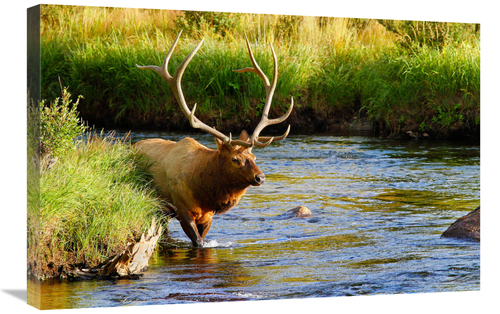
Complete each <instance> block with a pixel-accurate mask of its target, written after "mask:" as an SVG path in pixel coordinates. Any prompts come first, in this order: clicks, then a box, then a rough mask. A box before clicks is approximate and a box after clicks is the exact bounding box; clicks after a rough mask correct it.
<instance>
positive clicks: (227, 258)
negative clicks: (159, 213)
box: [157, 244, 253, 288]
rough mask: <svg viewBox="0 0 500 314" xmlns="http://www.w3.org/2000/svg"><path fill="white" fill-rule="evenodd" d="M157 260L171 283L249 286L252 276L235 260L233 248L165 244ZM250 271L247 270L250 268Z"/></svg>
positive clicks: (220, 286)
mask: <svg viewBox="0 0 500 314" xmlns="http://www.w3.org/2000/svg"><path fill="white" fill-rule="evenodd" d="M160 248H161V251H160V252H159V255H158V257H157V258H159V259H161V261H159V263H161V264H162V266H164V270H165V271H166V272H168V274H169V275H170V276H169V279H170V280H172V281H191V282H200V281H203V283H204V284H207V283H208V284H210V285H211V286H212V287H219V288H222V287H235V286H248V285H250V282H252V281H253V278H252V276H251V275H250V274H249V273H247V272H246V271H245V269H247V268H246V267H245V265H244V263H241V262H240V261H236V260H233V259H232V257H233V256H235V255H233V254H232V248H193V247H172V246H169V245H165V244H163V245H162V246H160ZM247 270H248V269H247Z"/></svg>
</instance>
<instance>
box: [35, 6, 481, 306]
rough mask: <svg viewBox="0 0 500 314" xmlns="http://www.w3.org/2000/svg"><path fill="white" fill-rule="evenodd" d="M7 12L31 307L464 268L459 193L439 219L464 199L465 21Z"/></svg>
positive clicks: (139, 301) (440, 275)
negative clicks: (20, 129) (18, 44)
mask: <svg viewBox="0 0 500 314" xmlns="http://www.w3.org/2000/svg"><path fill="white" fill-rule="evenodd" d="M27 22H28V25H27V30H28V47H27V48H28V52H27V57H28V60H27V67H28V71H27V83H28V86H27V91H28V95H27V114H28V117H27V118H28V124H27V125H28V141H27V143H28V150H27V152H28V158H27V174H28V181H27V183H28V184H27V189H28V191H27V196H28V197H27V200H28V202H27V203H28V210H27V275H28V281H27V286H28V289H27V292H28V296H27V301H28V304H30V305H32V306H33V307H35V308H38V309H73V308H95V307H120V306H140V305H164V306H167V307H168V306H169V305H172V304H186V303H197V304H199V303H201V304H203V303H206V302H218V303H224V302H226V301H245V302H251V301H264V300H290V299H317V298H325V297H329V298H330V297H331V298H338V299H341V298H342V297H345V296H356V297H360V296H363V295H372V296H373V295H394V294H414V293H436V292H457V291H478V290H479V289H480V243H479V240H480V237H479V232H480V228H479V213H478V214H477V216H476V218H477V219H475V220H474V221H473V222H472V223H473V224H474V225H473V226H471V228H473V230H474V232H475V234H474V236H473V237H467V236H464V237H441V234H442V233H443V232H444V231H445V230H446V229H447V228H448V227H449V226H450V225H451V224H452V223H453V222H454V221H455V220H456V219H457V218H459V217H462V216H464V215H465V214H467V213H469V212H470V211H472V210H473V209H474V208H477V207H478V206H479V203H480V180H479V173H480V145H479V135H480V134H479V133H480V39H481V38H480V35H481V28H480V24H475V23H456V22H446V21H440V22H437V21H408V20H390V19H369V18H346V17H332V16H306V15H286V14H256V13H239V12H218V11H213V12H212V11H192V10H191V11H189V10H164V9H139V8H125V7H95V6H72V5H46V4H44V5H39V6H35V7H32V8H29V9H28V15H27ZM299 209H300V211H299ZM462 234H463V233H462Z"/></svg>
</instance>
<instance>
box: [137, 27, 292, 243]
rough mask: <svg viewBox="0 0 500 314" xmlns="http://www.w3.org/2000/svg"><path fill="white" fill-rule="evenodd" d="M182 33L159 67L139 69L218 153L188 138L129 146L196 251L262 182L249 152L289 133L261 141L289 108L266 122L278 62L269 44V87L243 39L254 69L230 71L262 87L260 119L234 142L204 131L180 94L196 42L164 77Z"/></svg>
mask: <svg viewBox="0 0 500 314" xmlns="http://www.w3.org/2000/svg"><path fill="white" fill-rule="evenodd" d="M181 34H182V31H181V32H180V33H179V35H177V38H176V39H175V41H174V43H173V44H172V47H170V50H169V51H168V53H167V55H166V57H165V59H164V61H163V64H162V66H161V67H158V66H154V65H153V66H139V65H137V67H138V68H140V69H149V70H153V71H155V72H156V73H158V74H159V75H160V76H161V77H162V78H163V79H164V80H165V81H166V82H167V84H168V85H170V87H171V89H172V91H173V93H174V95H175V98H176V99H177V102H178V104H179V105H180V107H181V109H182V112H183V113H184V115H185V116H186V118H187V119H188V120H189V122H190V124H191V126H192V127H193V128H197V129H200V130H202V131H204V132H206V133H208V134H211V135H213V136H214V137H215V142H216V144H217V149H216V150H214V149H209V148H207V147H205V146H203V145H201V144H200V143H198V142H197V141H195V140H194V139H192V138H189V137H186V138H183V139H182V140H180V141H179V142H173V141H168V140H163V139H159V138H155V139H147V140H142V141H139V142H137V143H136V144H135V145H134V147H135V148H136V150H137V152H138V153H139V154H143V155H145V156H146V158H147V159H149V161H150V162H151V166H150V168H149V171H150V172H151V173H152V174H153V183H154V185H155V187H156V189H157V190H158V192H159V194H160V197H161V198H163V199H164V200H165V201H166V203H167V207H168V211H170V212H172V211H173V214H174V215H175V216H176V218H177V219H178V220H179V222H180V224H181V226H182V229H183V230H184V232H185V233H186V235H187V236H188V237H189V238H190V239H191V241H192V242H193V245H194V246H195V247H202V246H203V241H204V239H205V236H206V234H207V232H208V230H209V229H210V226H211V224H212V217H213V216H214V215H215V214H221V213H224V212H227V211H229V210H230V209H231V208H233V207H234V206H235V205H237V204H238V202H239V200H240V198H241V197H242V196H243V194H245V191H246V189H247V188H248V187H249V186H251V185H253V186H259V185H261V184H263V183H264V181H265V179H266V176H265V175H264V173H262V171H260V170H259V167H257V165H256V164H255V155H254V154H253V153H252V148H253V147H262V148H263V147H266V146H268V145H269V144H271V142H276V141H280V140H283V139H284V138H286V137H287V135H288V132H289V131H290V125H288V129H287V131H286V132H285V133H284V134H283V135H281V136H279V137H264V136H260V135H259V134H260V132H261V131H262V130H263V129H264V128H265V127H267V126H269V125H273V124H277V123H281V122H283V121H285V119H287V118H288V116H289V115H290V113H291V112H292V108H293V98H292V99H291V104H290V107H289V109H288V111H287V112H286V113H285V114H284V115H283V116H282V117H280V118H277V119H269V118H268V114H269V109H270V107H271V101H272V98H273V94H274V90H275V88H276V82H277V79H278V61H277V59H276V54H275V52H274V49H273V47H272V45H271V51H272V55H273V59H274V77H273V81H272V84H270V83H269V79H268V78H267V76H266V75H265V74H264V72H262V70H261V69H260V67H259V66H258V64H257V62H256V61H255V58H254V56H253V53H252V49H251V47H250V43H249V42H248V38H246V42H247V47H248V53H249V55H250V60H251V62H252V64H253V67H248V68H244V69H241V70H234V71H235V72H238V73H243V72H252V73H255V74H257V75H258V76H259V77H260V78H261V80H262V81H263V82H264V86H265V88H266V100H265V104H264V107H263V110H262V117H261V120H260V122H259V123H258V125H257V127H256V128H255V130H254V132H253V134H252V136H251V137H250V136H249V135H248V133H247V132H245V131H242V132H241V135H240V136H239V138H238V139H233V138H232V136H231V134H229V136H226V135H224V134H223V133H221V132H219V131H217V130H216V129H215V128H211V127H209V126H207V125H206V124H205V123H203V122H202V121H200V120H199V119H198V118H197V117H196V116H195V111H196V104H194V106H193V109H192V110H189V108H188V105H187V103H186V99H185V98H184V94H183V92H182V87H181V80H182V75H183V73H184V71H185V70H186V67H187V66H188V64H189V62H190V61H191V59H192V58H193V57H194V55H195V54H196V52H197V51H198V50H199V49H200V47H201V45H202V44H203V40H201V41H200V42H199V43H198V45H197V46H196V47H195V48H194V49H193V50H192V51H191V52H190V53H189V55H188V56H187V57H186V58H185V59H184V61H182V63H181V64H180V65H179V66H178V67H177V69H176V70H175V73H174V76H171V75H170V74H169V72H168V62H169V60H170V57H171V56H172V54H173V52H174V49H175V47H176V45H177V43H178V41H179V38H180V36H181Z"/></svg>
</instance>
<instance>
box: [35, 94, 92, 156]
mask: <svg viewBox="0 0 500 314" xmlns="http://www.w3.org/2000/svg"><path fill="white" fill-rule="evenodd" d="M81 98H82V96H79V97H78V99H77V101H76V102H75V103H72V101H71V94H70V93H69V92H68V90H67V88H64V89H63V91H62V99H61V98H56V99H55V100H54V101H53V102H51V103H50V104H49V105H48V106H46V105H45V101H42V102H41V103H40V110H41V114H40V146H41V155H42V156H43V155H52V156H55V157H63V156H65V155H67V154H68V153H69V152H70V151H73V150H75V149H76V145H75V143H77V140H76V139H77V137H79V136H81V135H82V134H83V132H85V130H86V129H87V127H86V126H85V125H84V123H83V121H82V120H81V119H80V118H79V117H78V111H77V106H78V103H79V101H80V99H81Z"/></svg>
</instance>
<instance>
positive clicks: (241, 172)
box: [215, 131, 266, 186]
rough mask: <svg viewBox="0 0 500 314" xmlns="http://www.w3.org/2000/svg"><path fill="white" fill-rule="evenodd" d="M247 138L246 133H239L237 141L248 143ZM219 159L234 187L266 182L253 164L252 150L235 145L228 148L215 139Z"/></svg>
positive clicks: (264, 177) (262, 174)
mask: <svg viewBox="0 0 500 314" xmlns="http://www.w3.org/2000/svg"><path fill="white" fill-rule="evenodd" d="M249 139H250V138H249V136H248V133H247V132H246V131H243V132H241V135H240V137H239V138H238V140H239V141H243V142H248V141H249ZM215 142H216V143H217V149H218V150H219V158H220V160H221V163H222V164H223V165H224V166H223V167H224V168H225V173H226V174H227V176H228V177H229V178H231V179H232V180H234V181H237V182H234V183H233V184H234V185H238V183H241V185H243V186H245V185H246V186H248V185H254V186H258V185H261V184H263V183H264V181H266V176H265V175H264V173H263V172H262V171H260V169H259V167H257V165H256V164H255V159H256V158H255V155H254V154H252V148H251V147H250V148H249V147H245V146H240V145H236V146H234V147H230V146H228V145H227V144H226V143H224V142H223V141H222V140H220V139H218V138H215Z"/></svg>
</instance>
